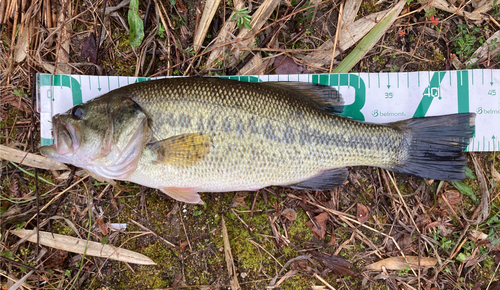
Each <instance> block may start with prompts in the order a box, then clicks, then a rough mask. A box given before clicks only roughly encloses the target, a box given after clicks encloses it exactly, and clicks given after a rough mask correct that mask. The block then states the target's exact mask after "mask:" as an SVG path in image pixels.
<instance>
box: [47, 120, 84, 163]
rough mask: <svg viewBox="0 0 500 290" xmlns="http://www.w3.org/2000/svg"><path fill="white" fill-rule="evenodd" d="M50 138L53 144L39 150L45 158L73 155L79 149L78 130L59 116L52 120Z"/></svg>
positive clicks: (79, 135) (79, 138)
mask: <svg viewBox="0 0 500 290" xmlns="http://www.w3.org/2000/svg"><path fill="white" fill-rule="evenodd" d="M52 136H53V137H54V144H52V145H49V146H42V147H41V148H40V150H41V153H42V154H43V155H45V156H47V157H51V156H54V155H68V154H70V153H73V154H74V153H75V152H76V150H77V149H78V148H79V147H80V140H81V134H80V130H79V129H78V128H77V127H75V126H74V125H73V124H70V123H67V122H64V120H62V118H61V117H60V116H59V115H55V116H54V117H53V118H52Z"/></svg>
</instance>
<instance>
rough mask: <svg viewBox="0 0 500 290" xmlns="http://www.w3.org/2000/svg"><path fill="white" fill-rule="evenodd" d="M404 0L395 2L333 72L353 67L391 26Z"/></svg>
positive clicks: (341, 71)
mask: <svg viewBox="0 0 500 290" xmlns="http://www.w3.org/2000/svg"><path fill="white" fill-rule="evenodd" d="M405 4H406V1H404V0H401V1H399V3H398V4H396V5H395V6H394V7H393V8H392V9H391V11H390V12H389V13H388V14H387V16H386V17H384V19H383V20H382V21H380V23H379V24H377V25H376V26H375V27H374V28H373V29H372V30H371V31H370V32H369V33H368V34H367V35H366V36H365V37H364V38H363V39H362V40H361V41H360V42H359V44H358V45H357V46H356V47H355V48H354V50H353V51H351V53H350V54H349V55H348V56H347V57H346V58H345V59H344V60H343V61H342V62H341V63H340V64H339V65H338V66H337V67H336V68H335V70H334V71H333V72H334V73H346V72H349V71H350V70H351V68H353V67H354V66H355V65H356V64H357V63H358V62H359V60H360V59H361V58H363V56H365V54H366V53H368V51H370V49H372V47H373V46H375V44H376V43H377V42H378V41H379V40H380V38H381V37H382V36H384V34H385V32H386V31H387V29H389V28H390V27H391V25H392V24H393V23H394V21H395V20H396V18H397V17H398V15H399V14H400V13H401V10H403V7H404V6H405Z"/></svg>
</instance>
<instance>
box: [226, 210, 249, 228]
mask: <svg viewBox="0 0 500 290" xmlns="http://www.w3.org/2000/svg"><path fill="white" fill-rule="evenodd" d="M231 211H232V212H233V214H234V215H235V216H236V217H237V218H238V219H239V220H240V222H242V223H243V225H244V226H245V227H246V228H247V229H248V230H249V231H250V232H252V231H253V229H252V228H251V227H250V226H248V225H247V223H245V221H244V220H243V219H242V218H241V217H240V216H239V215H238V214H237V213H236V212H235V211H234V209H231Z"/></svg>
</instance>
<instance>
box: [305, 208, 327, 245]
mask: <svg viewBox="0 0 500 290" xmlns="http://www.w3.org/2000/svg"><path fill="white" fill-rule="evenodd" d="M314 220H315V221H316V224H318V226H319V229H318V228H317V227H316V226H315V225H314V224H313V222H312V221H308V222H307V223H306V226H308V227H310V228H311V230H312V232H313V236H314V237H315V238H317V239H320V240H323V239H324V238H325V233H326V221H327V220H328V213H327V212H324V213H320V214H319V215H317V216H315V217H314Z"/></svg>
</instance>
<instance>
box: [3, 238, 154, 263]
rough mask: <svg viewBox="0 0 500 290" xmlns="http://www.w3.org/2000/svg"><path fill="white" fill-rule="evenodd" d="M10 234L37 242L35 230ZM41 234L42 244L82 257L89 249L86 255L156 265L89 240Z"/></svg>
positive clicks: (120, 249)
mask: <svg viewBox="0 0 500 290" xmlns="http://www.w3.org/2000/svg"><path fill="white" fill-rule="evenodd" d="M10 232H11V233H13V234H14V235H16V236H18V237H20V238H26V240H28V241H30V242H32V243H36V242H37V234H36V232H34V231H33V230H11V231H10ZM39 233H40V239H39V240H40V244H42V245H44V246H47V247H51V248H55V249H59V250H63V251H68V252H72V253H77V254H82V255H83V253H84V252H85V248H87V249H86V255H88V256H95V257H102V258H107V259H112V260H117V261H122V262H128V263H132V264H139V265H156V263H155V262H153V260H151V259H150V258H148V257H146V256H144V255H142V254H139V253H136V252H133V251H130V250H126V249H122V248H117V247H115V246H112V245H103V244H101V243H97V242H92V241H88V242H87V240H84V239H79V238H75V237H70V236H65V235H59V234H54V233H49V232H42V231H40V232H39Z"/></svg>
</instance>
